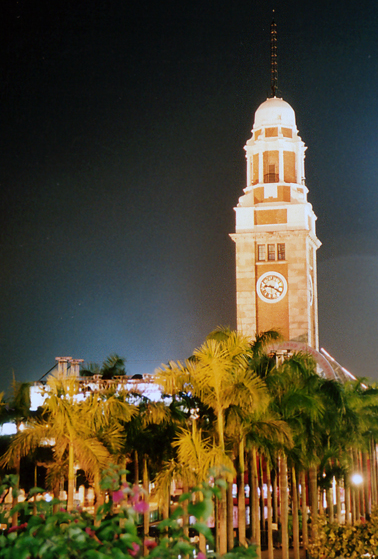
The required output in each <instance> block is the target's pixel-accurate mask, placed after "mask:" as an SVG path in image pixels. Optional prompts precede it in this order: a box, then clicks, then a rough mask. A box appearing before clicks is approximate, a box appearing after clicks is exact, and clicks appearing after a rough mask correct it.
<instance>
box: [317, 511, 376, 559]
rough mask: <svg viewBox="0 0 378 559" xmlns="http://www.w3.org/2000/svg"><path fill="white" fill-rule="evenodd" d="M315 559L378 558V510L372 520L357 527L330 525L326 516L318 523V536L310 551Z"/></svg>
mask: <svg viewBox="0 0 378 559" xmlns="http://www.w3.org/2000/svg"><path fill="white" fill-rule="evenodd" d="M308 551H309V553H310V555H311V557H313V559H320V558H322V559H328V558H329V559H331V558H333V557H334V558H338V557H343V558H345V559H360V558H361V557H366V558H368V557H370V558H373V557H376V556H378V510H377V509H376V510H375V511H373V513H372V515H371V517H370V520H368V521H366V522H361V523H360V524H358V525H356V526H350V525H346V524H343V525H339V524H336V523H332V524H330V523H329V522H327V519H326V518H325V517H324V516H321V517H320V518H319V521H318V523H317V536H316V539H315V541H314V542H313V543H312V544H311V545H310V546H309V549H308Z"/></svg>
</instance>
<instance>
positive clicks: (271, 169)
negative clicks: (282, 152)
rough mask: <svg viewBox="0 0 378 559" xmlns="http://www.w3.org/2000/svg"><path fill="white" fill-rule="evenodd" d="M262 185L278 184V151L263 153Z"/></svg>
mask: <svg viewBox="0 0 378 559" xmlns="http://www.w3.org/2000/svg"><path fill="white" fill-rule="evenodd" d="M263 164H264V183H267V182H278V151H264V154H263Z"/></svg>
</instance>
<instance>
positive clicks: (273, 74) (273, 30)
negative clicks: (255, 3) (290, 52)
mask: <svg viewBox="0 0 378 559" xmlns="http://www.w3.org/2000/svg"><path fill="white" fill-rule="evenodd" d="M273 14H274V10H273ZM270 89H271V92H272V97H276V93H277V90H278V72H277V24H276V22H275V21H274V15H273V20H272V23H271V24H270Z"/></svg>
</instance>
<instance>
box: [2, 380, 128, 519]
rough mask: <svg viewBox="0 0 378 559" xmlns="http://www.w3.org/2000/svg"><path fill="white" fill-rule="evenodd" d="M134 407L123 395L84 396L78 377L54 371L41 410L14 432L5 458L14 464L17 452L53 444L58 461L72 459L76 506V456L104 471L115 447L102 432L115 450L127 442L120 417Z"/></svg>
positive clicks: (70, 497) (85, 466)
mask: <svg viewBox="0 0 378 559" xmlns="http://www.w3.org/2000/svg"><path fill="white" fill-rule="evenodd" d="M134 413H135V409H134V408H133V406H130V405H128V404H126V403H124V402H120V401H118V400H117V399H116V398H115V397H114V395H113V396H111V397H109V398H105V397H99V395H98V394H97V393H91V394H90V395H89V396H88V397H86V398H85V399H80V394H79V383H78V380H77V379H76V378H75V377H73V376H71V377H65V376H64V377H61V376H51V377H50V378H49V380H48V382H47V387H46V390H45V401H44V405H43V413H42V416H41V417H37V418H31V419H30V420H29V422H28V425H27V427H26V428H25V429H24V430H23V431H21V432H19V433H18V434H17V435H16V436H15V437H14V439H13V441H12V443H11V445H10V447H9V449H8V451H7V452H6V453H5V455H4V456H3V457H2V459H1V462H0V464H1V465H5V464H7V465H10V466H12V465H14V464H15V461H16V460H17V457H18V456H26V455H27V454H28V453H29V452H31V451H32V450H34V449H35V448H37V447H38V446H40V445H41V444H46V443H47V444H49V443H50V444H52V446H53V448H54V460H55V462H56V463H57V464H60V465H61V466H62V465H64V464H67V466H66V468H67V470H66V471H67V478H68V492H67V494H68V498H67V509H68V510H71V509H72V507H73V494H74V464H75V461H78V462H79V463H80V466H81V468H82V469H83V470H84V471H85V472H87V473H91V474H92V475H93V474H94V475H98V476H99V472H100V470H101V469H102V468H104V467H105V466H106V465H107V464H108V463H109V461H110V451H109V450H108V448H107V446H106V445H105V444H104V442H101V440H100V439H101V437H102V438H103V439H104V438H105V439H106V440H107V441H111V444H112V447H113V450H118V449H119V448H120V447H121V442H122V430H121V427H120V425H119V422H118V418H119V417H122V418H123V419H124V420H127V419H130V418H131V417H132V415H133V414H134ZM61 466H59V467H61Z"/></svg>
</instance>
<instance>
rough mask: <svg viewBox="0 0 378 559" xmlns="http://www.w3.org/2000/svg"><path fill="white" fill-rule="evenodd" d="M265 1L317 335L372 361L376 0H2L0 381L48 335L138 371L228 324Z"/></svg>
mask: <svg viewBox="0 0 378 559" xmlns="http://www.w3.org/2000/svg"><path fill="white" fill-rule="evenodd" d="M273 7H276V12H275V20H276V22H277V25H278V64H279V65H278V80H279V81H278V85H279V96H282V97H283V98H284V99H285V100H286V101H287V102H288V103H290V104H291V105H292V107H293V108H294V110H295V111H296V117H297V126H298V129H299V133H300V135H301V137H302V139H303V140H304V142H305V143H306V145H307V146H308V150H307V157H306V177H307V186H308V188H309V190H310V193H309V200H310V202H311V203H312V204H313V207H314V210H315V213H316V214H317V216H318V221H317V234H318V237H319V239H320V240H321V241H322V243H323V246H322V247H321V248H320V250H319V251H318V280H319V327H320V342H321V346H324V347H325V348H326V349H327V351H328V352H329V353H331V355H333V357H334V358H335V359H337V361H339V362H341V363H342V364H343V365H344V366H345V367H346V368H347V369H349V370H350V371H351V372H352V373H354V374H355V375H357V376H367V377H370V378H371V379H373V380H377V381H378V367H377V364H376V353H377V352H376V348H377V345H378V343H377V339H378V328H377V321H378V243H377V233H378V220H377V217H378V158H377V144H378V137H377V129H378V98H377V97H378V96H377V90H378V41H377V29H378V16H377V9H376V2H374V1H373V0H370V1H364V0H359V1H349V2H348V1H345V2H329V1H327V2H323V1H302V2H298V1H296V0H286V1H285V2H275V3H273V2H270V1H269V0H268V1H267V0H265V1H263V0H260V1H258V0H223V1H222V2H214V1H210V0H202V1H197V0H191V1H189V0H179V1H178V0H176V1H173V0H168V1H164V0H163V1H160V2H158V1H154V0H139V1H136V0H134V1H131V0H108V1H107V0H102V1H100V0H91V1H90V2H88V1H87V0H74V1H71V0H64V1H61V0H53V1H51V0H38V1H32V0H19V1H16V0H3V1H2V3H1V8H0V10H1V23H0V26H1V29H0V31H1V33H0V45H1V75H0V96H1V97H0V103H1V106H0V200H1V203H0V213H1V225H0V318H1V320H0V374H1V382H0V389H2V390H7V389H8V387H9V384H10V380H11V378H12V370H14V373H15V375H16V378H17V379H18V380H21V381H26V380H30V381H31V380H37V379H39V378H40V377H41V376H42V375H43V374H44V373H45V372H46V371H47V370H48V369H50V367H52V365H53V364H54V360H55V357H56V356H61V355H63V356H66V355H69V356H72V357H75V358H83V359H85V360H86V361H95V362H102V361H103V360H104V359H105V358H106V357H107V356H108V355H110V354H111V353H118V354H119V355H121V356H124V357H126V359H127V370H128V373H129V374H131V375H132V374H135V373H151V372H153V371H154V369H155V368H156V367H158V366H159V365H160V364H161V363H163V362H167V361H168V360H170V359H174V360H176V359H185V358H186V357H188V356H189V355H190V354H191V353H192V350H193V349H194V348H195V347H197V346H198V345H200V344H201V343H202V341H203V340H204V338H205V336H206V335H207V334H208V333H209V332H210V331H211V330H212V329H214V328H215V327H217V326H219V325H225V326H231V327H233V328H234V327H235V325H236V319H235V269H234V244H233V242H232V241H231V239H230V238H229V233H231V232H233V231H234V211H233V207H234V206H236V204H237V200H238V197H239V196H241V195H242V189H243V188H244V187H245V158H244V150H243V146H244V145H245V142H246V140H247V139H249V138H250V135H251V133H250V131H251V128H252V124H253V116H254V112H255V110H256V109H257V107H258V106H259V104H260V103H262V102H263V101H264V100H265V99H266V97H267V96H268V95H269V80H270V77H269V26H270V22H271V19H272V8H273Z"/></svg>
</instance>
